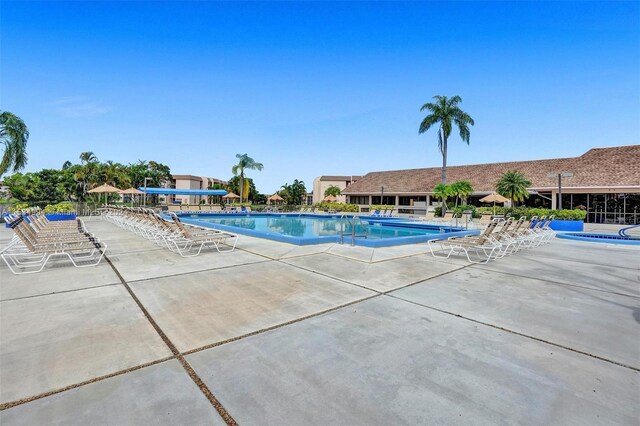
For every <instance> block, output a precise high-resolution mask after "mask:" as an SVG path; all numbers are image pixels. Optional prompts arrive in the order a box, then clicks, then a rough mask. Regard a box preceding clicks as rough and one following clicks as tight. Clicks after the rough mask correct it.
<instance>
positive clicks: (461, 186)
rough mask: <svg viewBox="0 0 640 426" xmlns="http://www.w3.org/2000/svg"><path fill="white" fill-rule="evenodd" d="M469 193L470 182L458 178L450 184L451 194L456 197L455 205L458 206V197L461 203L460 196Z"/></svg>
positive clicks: (471, 192)
mask: <svg viewBox="0 0 640 426" xmlns="http://www.w3.org/2000/svg"><path fill="white" fill-rule="evenodd" d="M471 194H473V186H471V182H469V181H466V180H459V181H457V182H453V183H452V184H451V195H453V196H454V197H456V207H458V199H460V204H462V198H466V197H468V196H469V195H471Z"/></svg>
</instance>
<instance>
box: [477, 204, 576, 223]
mask: <svg viewBox="0 0 640 426" xmlns="http://www.w3.org/2000/svg"><path fill="white" fill-rule="evenodd" d="M494 211H495V214H499V215H504V216H506V215H507V214H509V215H511V217H513V218H514V219H519V218H520V217H522V216H524V217H526V218H527V219H531V217H532V216H538V217H542V216H551V215H553V216H554V218H555V219H558V220H584V219H585V218H586V217H587V212H586V211H585V210H551V209H539V208H533V207H514V208H508V207H498V206H496V207H495V210H494V208H493V207H479V208H478V212H479V213H483V212H489V213H493V212H494Z"/></svg>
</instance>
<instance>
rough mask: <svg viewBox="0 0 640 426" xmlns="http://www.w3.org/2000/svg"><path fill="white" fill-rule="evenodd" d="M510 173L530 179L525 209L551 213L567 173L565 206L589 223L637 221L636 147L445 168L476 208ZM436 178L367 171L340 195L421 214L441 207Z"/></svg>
mask: <svg viewBox="0 0 640 426" xmlns="http://www.w3.org/2000/svg"><path fill="white" fill-rule="evenodd" d="M510 170H512V171H518V172H521V173H522V174H524V176H525V177H526V178H527V179H528V180H529V181H531V187H530V188H528V189H529V193H530V194H531V196H530V197H529V198H528V199H527V200H526V205H528V206H534V207H545V208H552V209H555V208H556V206H557V205H559V203H558V200H559V199H560V190H559V189H560V188H558V186H559V185H558V177H557V175H558V174H559V173H565V172H566V173H570V174H571V176H567V177H564V178H562V188H561V189H562V191H561V193H562V207H563V208H565V209H583V210H586V211H587V218H586V221H587V222H598V223H620V224H622V223H629V224H632V223H639V222H640V145H629V146H619V147H611V148H594V149H590V150H589V151H587V152H586V153H584V154H583V155H581V156H579V157H572V158H554V159H549V160H533V161H512V162H505V163H490V164H476V165H469V166H449V167H447V181H448V182H449V183H452V182H455V181H459V180H466V181H469V182H470V183H471V185H472V186H473V188H474V193H473V194H472V195H471V197H469V200H468V202H469V204H475V205H480V204H481V203H479V199H480V198H482V197H484V196H485V195H488V194H490V193H492V192H494V191H495V187H496V183H497V181H498V179H500V176H501V175H502V174H503V173H504V172H506V171H510ZM440 177H441V168H440V167H432V168H426V169H410V170H391V171H381V172H371V173H368V174H366V175H365V176H364V177H363V178H362V179H359V180H358V182H356V183H354V184H353V185H350V186H349V188H347V189H345V191H344V192H343V193H344V194H345V195H346V196H347V199H348V200H347V202H349V203H351V204H358V205H360V206H361V207H365V208H368V206H370V205H372V204H373V205H375V204H386V205H393V206H396V208H397V209H398V210H399V211H400V212H402V213H413V212H416V213H420V212H421V213H422V214H424V211H425V210H426V209H429V208H430V207H433V206H434V205H439V203H437V200H436V199H435V198H434V197H433V196H432V195H433V192H432V191H433V188H434V186H436V185H437V184H438V183H440ZM314 192H315V191H314ZM416 207H418V209H416Z"/></svg>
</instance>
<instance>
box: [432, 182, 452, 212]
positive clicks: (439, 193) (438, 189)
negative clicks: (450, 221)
mask: <svg viewBox="0 0 640 426" xmlns="http://www.w3.org/2000/svg"><path fill="white" fill-rule="evenodd" d="M432 192H433V196H434V197H436V199H439V200H442V216H444V213H445V212H446V211H447V198H449V197H450V196H451V195H453V194H452V193H451V186H450V185H445V184H443V183H439V184H437V185H436V186H434V187H433V191H432Z"/></svg>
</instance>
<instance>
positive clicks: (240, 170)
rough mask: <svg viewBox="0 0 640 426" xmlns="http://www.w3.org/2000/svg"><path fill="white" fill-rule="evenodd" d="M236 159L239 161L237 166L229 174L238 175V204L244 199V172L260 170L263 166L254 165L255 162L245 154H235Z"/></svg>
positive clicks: (259, 164) (260, 164)
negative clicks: (246, 170)
mask: <svg viewBox="0 0 640 426" xmlns="http://www.w3.org/2000/svg"><path fill="white" fill-rule="evenodd" d="M236 158H237V159H238V160H239V161H238V164H236V165H235V166H233V167H232V168H231V172H232V173H233V174H234V175H240V203H242V200H243V198H244V192H245V190H244V183H245V182H244V171H245V169H249V170H262V169H263V168H264V165H263V164H262V163H256V161H255V160H254V159H253V158H251V157H249V156H248V155H247V154H236Z"/></svg>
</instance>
